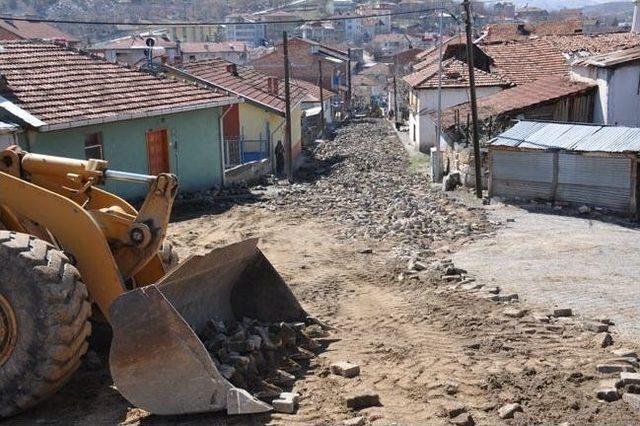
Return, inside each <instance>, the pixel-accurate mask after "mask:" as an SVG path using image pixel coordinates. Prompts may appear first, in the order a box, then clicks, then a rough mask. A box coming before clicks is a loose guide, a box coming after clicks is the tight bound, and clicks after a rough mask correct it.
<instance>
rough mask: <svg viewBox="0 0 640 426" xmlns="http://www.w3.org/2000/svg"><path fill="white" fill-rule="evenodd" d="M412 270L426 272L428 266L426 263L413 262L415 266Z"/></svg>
mask: <svg viewBox="0 0 640 426" xmlns="http://www.w3.org/2000/svg"><path fill="white" fill-rule="evenodd" d="M411 269H413V270H414V271H424V270H426V269H427V265H425V264H424V263H422V262H420V261H415V262H413V265H412V266H411Z"/></svg>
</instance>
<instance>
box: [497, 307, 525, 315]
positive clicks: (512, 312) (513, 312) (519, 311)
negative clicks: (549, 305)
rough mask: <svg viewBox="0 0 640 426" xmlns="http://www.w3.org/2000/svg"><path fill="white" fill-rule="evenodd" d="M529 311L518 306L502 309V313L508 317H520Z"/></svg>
mask: <svg viewBox="0 0 640 426" xmlns="http://www.w3.org/2000/svg"><path fill="white" fill-rule="evenodd" d="M528 312H529V311H528V310H527V309H519V308H513V307H511V308H507V309H505V310H504V312H503V313H504V314H505V315H506V316H508V317H510V318H522V317H524V316H525V315H527V313H528Z"/></svg>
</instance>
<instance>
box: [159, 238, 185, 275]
mask: <svg viewBox="0 0 640 426" xmlns="http://www.w3.org/2000/svg"><path fill="white" fill-rule="evenodd" d="M159 254H160V261H161V262H162V265H163V266H164V269H165V271H167V272H169V271H170V270H172V269H173V268H175V267H176V266H178V263H180V258H179V257H178V253H176V252H175V250H174V249H173V246H172V245H171V243H170V242H169V241H165V242H163V243H162V246H161V247H160V251H159Z"/></svg>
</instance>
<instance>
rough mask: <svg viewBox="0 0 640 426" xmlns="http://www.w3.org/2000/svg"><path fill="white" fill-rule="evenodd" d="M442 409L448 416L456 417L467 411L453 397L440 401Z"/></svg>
mask: <svg viewBox="0 0 640 426" xmlns="http://www.w3.org/2000/svg"><path fill="white" fill-rule="evenodd" d="M442 410H443V412H444V414H445V415H446V416H447V417H450V418H453V417H456V416H458V415H460V414H462V413H464V412H465V411H467V409H466V407H465V406H464V405H463V404H461V403H459V402H458V401H456V400H453V399H447V400H444V401H443V402H442Z"/></svg>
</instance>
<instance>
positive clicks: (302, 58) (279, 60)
mask: <svg viewBox="0 0 640 426" xmlns="http://www.w3.org/2000/svg"><path fill="white" fill-rule="evenodd" d="M318 59H319V57H318V56H315V55H313V54H312V53H311V45H310V44H309V43H306V42H304V41H302V40H299V39H292V40H290V41H289V63H290V64H291V78H296V79H299V80H304V81H308V82H310V83H313V84H318V78H319V70H318ZM252 65H253V66H254V67H255V69H256V70H257V71H260V72H263V73H265V74H271V75H274V76H277V77H280V78H284V57H283V53H282V47H281V46H278V47H277V48H276V51H275V52H273V53H271V54H269V55H266V56H263V57H261V58H258V59H255V60H253V61H252ZM336 70H340V72H341V73H342V75H343V76H345V77H344V78H345V81H346V75H347V74H346V72H347V64H346V62H345V63H344V64H336V63H334V62H331V61H327V60H323V61H322V77H323V78H322V86H323V87H325V88H327V89H331V76H332V75H333V74H334V73H335V72H336Z"/></svg>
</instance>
